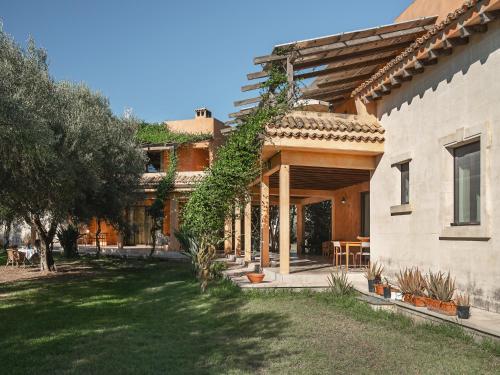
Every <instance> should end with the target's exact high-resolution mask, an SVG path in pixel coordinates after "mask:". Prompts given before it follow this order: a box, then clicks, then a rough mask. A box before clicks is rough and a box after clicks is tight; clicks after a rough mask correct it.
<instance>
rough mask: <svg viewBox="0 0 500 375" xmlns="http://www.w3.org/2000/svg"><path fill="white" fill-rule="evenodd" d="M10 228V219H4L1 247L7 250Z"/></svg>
mask: <svg viewBox="0 0 500 375" xmlns="http://www.w3.org/2000/svg"><path fill="white" fill-rule="evenodd" d="M11 230H12V221H11V220H6V221H5V223H4V232H3V249H4V250H7V248H8V247H9V244H10V232H11Z"/></svg>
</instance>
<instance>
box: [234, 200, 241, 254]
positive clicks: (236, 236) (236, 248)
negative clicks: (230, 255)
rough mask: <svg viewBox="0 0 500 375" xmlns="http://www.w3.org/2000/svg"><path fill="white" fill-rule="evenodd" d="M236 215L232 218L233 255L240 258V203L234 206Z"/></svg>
mask: <svg viewBox="0 0 500 375" xmlns="http://www.w3.org/2000/svg"><path fill="white" fill-rule="evenodd" d="M235 211H236V214H235V218H234V255H236V256H237V257H239V256H241V209H240V203H239V202H237V204H236V210H235Z"/></svg>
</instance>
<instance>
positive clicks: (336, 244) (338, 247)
mask: <svg viewBox="0 0 500 375" xmlns="http://www.w3.org/2000/svg"><path fill="white" fill-rule="evenodd" d="M341 252H342V246H341V245H340V241H333V260H334V262H335V265H337V254H338V253H341Z"/></svg>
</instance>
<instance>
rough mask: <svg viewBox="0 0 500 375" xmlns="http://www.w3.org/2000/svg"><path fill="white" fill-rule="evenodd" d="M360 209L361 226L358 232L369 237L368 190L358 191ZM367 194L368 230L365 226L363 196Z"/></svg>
mask: <svg viewBox="0 0 500 375" xmlns="http://www.w3.org/2000/svg"><path fill="white" fill-rule="evenodd" d="M359 196H360V210H361V220H360V222H361V223H360V224H361V228H360V234H361V236H362V237H370V227H371V223H370V215H369V213H370V191H362V192H361V193H360V195H359ZM366 196H368V232H366V228H365V220H364V218H365V215H366V205H365V197H366Z"/></svg>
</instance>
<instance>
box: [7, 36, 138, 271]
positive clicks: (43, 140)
mask: <svg viewBox="0 0 500 375" xmlns="http://www.w3.org/2000/svg"><path fill="white" fill-rule="evenodd" d="M46 60H47V59H46V53H45V52H44V51H43V50H40V49H38V48H36V47H35V44H34V43H33V42H32V41H30V43H29V45H28V48H27V49H26V50H24V49H22V48H21V47H20V46H19V45H17V44H16V43H15V42H14V41H13V40H12V38H10V37H9V36H8V35H7V34H5V33H4V32H3V31H0V142H1V144H2V147H1V148H0V159H1V162H0V188H1V190H0V200H1V202H2V206H4V207H7V208H11V209H13V210H15V212H16V213H17V214H18V215H19V216H21V217H22V218H23V219H24V220H25V221H26V222H27V223H29V224H31V225H33V226H34V227H35V228H36V230H37V232H38V235H39V236H40V238H41V240H42V245H43V246H42V254H41V255H42V257H41V258H42V269H47V270H50V269H52V268H53V262H52V257H51V249H50V244H51V243H52V240H53V238H54V235H55V233H56V230H57V227H58V225H60V224H61V223H63V222H67V221H68V220H70V221H71V220H74V221H78V220H88V219H89V218H90V217H93V216H97V217H100V218H104V219H109V220H110V221H112V222H117V223H118V222H119V221H120V217H121V215H122V214H123V209H124V208H125V206H126V205H127V204H129V203H130V202H131V201H132V200H133V199H134V198H136V196H135V194H136V192H137V187H138V184H139V181H140V176H141V174H142V171H143V169H144V163H145V156H144V153H143V152H142V150H141V149H140V148H139V147H137V146H138V144H137V140H136V138H135V134H136V130H137V126H138V125H137V123H136V122H135V121H134V120H126V119H121V118H117V117H116V116H114V115H113V113H112V111H111V109H110V106H109V102H108V100H107V99H106V98H104V97H103V96H102V95H101V94H99V93H96V92H93V91H91V90H90V89H89V88H88V87H86V86H85V85H83V84H73V83H69V82H56V81H55V80H54V79H53V78H52V77H51V76H50V74H49V71H48V65H47V62H46Z"/></svg>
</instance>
